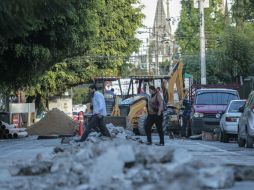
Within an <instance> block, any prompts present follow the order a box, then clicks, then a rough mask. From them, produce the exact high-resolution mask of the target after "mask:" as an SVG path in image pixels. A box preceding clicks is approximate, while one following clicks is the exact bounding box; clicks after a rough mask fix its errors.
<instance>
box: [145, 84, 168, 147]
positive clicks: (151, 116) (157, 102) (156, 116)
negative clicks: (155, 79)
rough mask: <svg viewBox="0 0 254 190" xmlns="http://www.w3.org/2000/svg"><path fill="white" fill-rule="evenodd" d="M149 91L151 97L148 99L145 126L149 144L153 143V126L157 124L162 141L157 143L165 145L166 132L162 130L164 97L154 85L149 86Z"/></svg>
mask: <svg viewBox="0 0 254 190" xmlns="http://www.w3.org/2000/svg"><path fill="white" fill-rule="evenodd" d="M149 92H150V94H151V98H150V99H149V101H148V116H147V120H146V126H145V130H146V136H147V144H148V145H151V144H152V126H153V124H155V125H156V128H157V131H158V133H159V136H160V143H157V144H156V145H158V146H164V134H163V130H162V120H163V113H162V112H163V99H162V97H161V95H160V93H159V92H158V91H157V90H156V88H155V87H154V86H149Z"/></svg>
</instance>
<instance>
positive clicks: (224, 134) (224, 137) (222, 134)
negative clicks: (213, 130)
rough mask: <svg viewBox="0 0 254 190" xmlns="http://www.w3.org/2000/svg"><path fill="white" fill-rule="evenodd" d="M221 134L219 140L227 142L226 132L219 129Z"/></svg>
mask: <svg viewBox="0 0 254 190" xmlns="http://www.w3.org/2000/svg"><path fill="white" fill-rule="evenodd" d="M220 136H221V140H222V141H221V142H224V143H228V142H229V136H228V134H226V133H224V132H223V131H220Z"/></svg>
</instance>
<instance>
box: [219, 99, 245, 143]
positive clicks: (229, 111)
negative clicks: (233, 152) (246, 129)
mask: <svg viewBox="0 0 254 190" xmlns="http://www.w3.org/2000/svg"><path fill="white" fill-rule="evenodd" d="M245 102H246V100H232V101H230V103H229V104H228V106H227V108H226V110H225V112H224V114H223V115H222V117H221V120H220V141H221V142H225V143H227V142H228V141H229V137H230V136H232V135H237V133H238V130H237V126H238V122H239V118H240V117H241V115H242V113H241V112H239V108H240V107H242V106H243V105H244V104H245Z"/></svg>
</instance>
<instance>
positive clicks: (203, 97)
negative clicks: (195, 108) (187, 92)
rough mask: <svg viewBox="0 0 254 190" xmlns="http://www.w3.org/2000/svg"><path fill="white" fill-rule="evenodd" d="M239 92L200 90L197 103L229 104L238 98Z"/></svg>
mask: <svg viewBox="0 0 254 190" xmlns="http://www.w3.org/2000/svg"><path fill="white" fill-rule="evenodd" d="M238 99H239V98H238V96H237V94H234V93H228V92H200V93H198V94H197V97H196V104H197V105H227V104H229V102H230V101H231V100H238Z"/></svg>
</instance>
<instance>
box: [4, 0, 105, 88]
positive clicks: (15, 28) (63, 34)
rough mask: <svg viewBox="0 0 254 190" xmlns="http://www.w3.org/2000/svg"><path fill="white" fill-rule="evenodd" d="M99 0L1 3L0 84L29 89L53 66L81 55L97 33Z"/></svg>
mask: <svg viewBox="0 0 254 190" xmlns="http://www.w3.org/2000/svg"><path fill="white" fill-rule="evenodd" d="M100 3H101V0H69V1H65V0H26V1H24V0H23V1H22V0H3V1H1V2H0V17H1V18H0V23H1V24H0V63H1V70H0V84H1V85H2V86H7V87H8V88H10V89H17V88H22V87H25V86H32V85H34V84H36V83H37V79H38V77H40V76H41V75H42V74H43V73H44V72H45V71H46V70H48V69H49V68H50V67H51V66H52V65H54V64H56V63H58V62H60V61H62V60H64V59H66V58H69V57H73V56H77V55H82V54H84V53H86V52H87V51H88V50H89V49H90V43H91V41H92V40H93V39H94V37H95V36H96V34H97V33H98V23H99V17H98V15H97V10H98V9H100Z"/></svg>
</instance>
